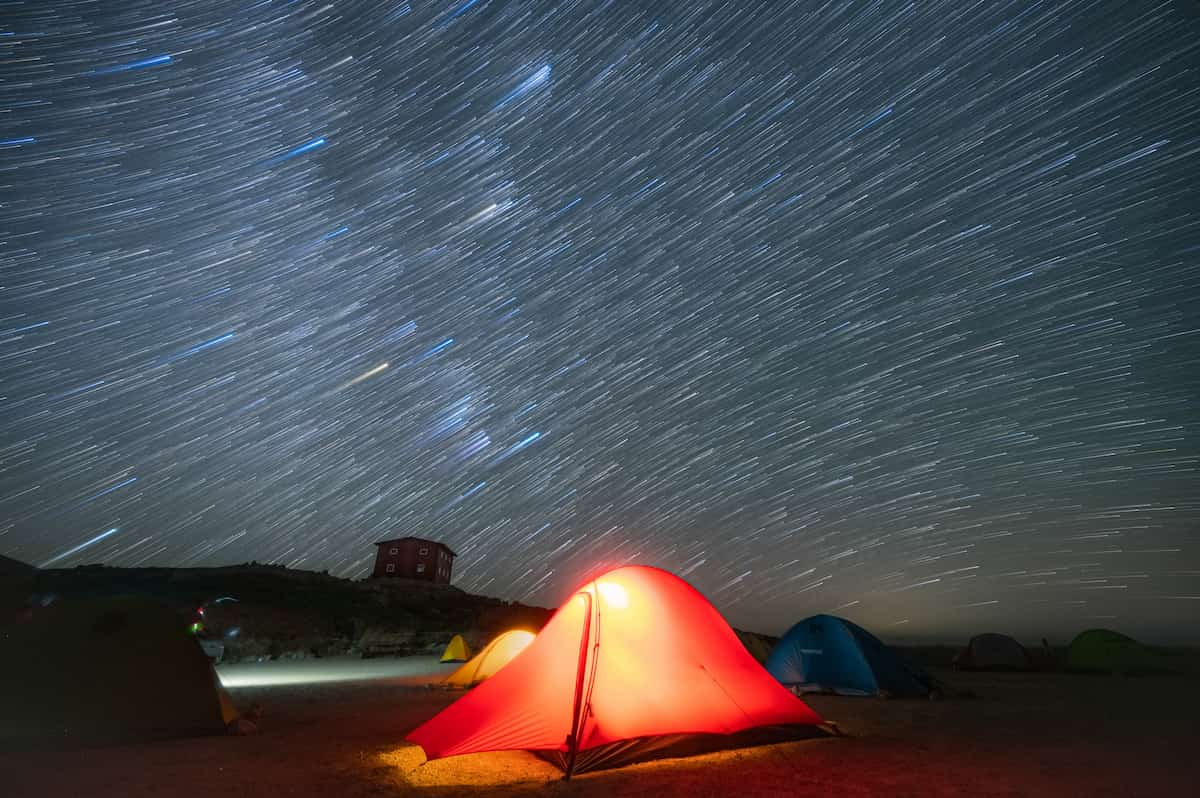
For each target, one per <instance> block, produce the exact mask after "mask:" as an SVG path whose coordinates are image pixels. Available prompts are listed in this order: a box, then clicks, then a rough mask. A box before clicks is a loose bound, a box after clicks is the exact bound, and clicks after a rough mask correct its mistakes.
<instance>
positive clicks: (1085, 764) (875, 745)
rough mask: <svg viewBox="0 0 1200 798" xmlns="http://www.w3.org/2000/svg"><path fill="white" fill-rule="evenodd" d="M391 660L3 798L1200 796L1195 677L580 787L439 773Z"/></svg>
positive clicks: (522, 760) (254, 696) (46, 769)
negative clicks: (416, 739) (236, 719)
mask: <svg viewBox="0 0 1200 798" xmlns="http://www.w3.org/2000/svg"><path fill="white" fill-rule="evenodd" d="M379 662H380V661H378V660H374V661H372V665H371V666H370V669H369V672H367V671H356V670H355V669H356V668H358V667H359V666H355V665H353V664H352V663H349V664H347V666H346V668H345V669H343V670H338V671H337V673H338V676H337V677H336V678H342V679H357V680H354V681H345V680H343V681H324V682H316V683H313V682H312V681H309V680H308V677H306V676H304V673H305V672H304V671H303V668H304V667H307V668H309V669H310V670H311V669H314V668H315V669H316V670H320V668H321V666H317V665H313V664H309V665H307V666H297V665H288V664H286V663H280V664H276V663H263V664H262V665H261V666H237V668H238V670H236V671H234V670H229V671H228V673H229V674H230V683H231V684H241V685H242V686H240V687H232V688H231V693H232V695H233V698H234V701H235V703H236V704H238V706H239V707H242V708H246V707H249V706H250V705H252V704H255V703H257V704H260V705H261V706H262V707H263V709H264V715H263V718H262V722H261V730H260V733H258V734H256V735H252V736H244V737H208V738H198V739H184V740H170V741H161V742H154V743H141V744H134V745H121V746H108V747H93V748H87V749H78V748H75V749H66V750H63V749H59V750H36V751H20V752H0V793H2V794H4V795H6V796H9V798H26V797H27V796H28V797H29V798H35V797H36V798H58V796H64V797H65V796H72V797H74V796H121V797H122V798H142V797H143V796H168V797H169V798H201V796H203V797H204V798H218V797H219V798H239V797H240V796H255V798H258V797H259V796H338V797H339V798H343V797H344V798H355V797H357V796H401V795H402V796H408V795H420V796H476V795H503V796H525V795H539V796H647V797H648V798H668V797H669V796H689V798H690V797H691V796H725V795H729V796H785V795H817V796H819V795H837V796H876V795H878V796H897V797H899V796H958V795H969V796H973V797H974V798H985V797H989V796H1006V798H1007V797H1010V796H1063V797H1064V798H1065V797H1066V796H1113V797H1114V798H1117V797H1118V796H1119V797H1120V798H1129V797H1130V796H1155V798H1158V797H1159V796H1175V795H1179V796H1185V795H1194V794H1196V793H1195V790H1196V789H1197V787H1196V785H1197V784H1200V754H1197V751H1200V722H1197V711H1198V710H1200V689H1197V688H1198V686H1200V683H1198V682H1197V681H1196V680H1195V679H1192V678H1184V677H1165V676H1158V677H1140V678H1122V677H1112V676H1092V677H1089V676H1072V675H1066V674H957V673H956V674H950V673H943V674H939V675H940V676H943V677H944V678H945V679H946V680H947V681H948V682H949V683H950V684H951V685H952V688H953V690H952V692H970V693H973V694H974V695H975V696H976V697H974V698H965V697H958V696H956V695H950V696H948V697H946V698H945V699H944V700H942V701H937V702H930V701H909V700H892V701H884V700H879V699H867V698H840V697H832V696H817V697H810V698H809V699H808V701H809V703H810V705H811V706H812V707H813V708H814V709H816V710H817V711H818V712H820V713H821V714H822V715H823V716H825V717H826V718H828V719H830V720H833V721H836V722H837V723H838V725H839V726H840V727H841V729H842V730H843V731H844V732H845V734H846V735H847V736H845V737H830V738H825V739H813V740H803V741H797V742H790V743H783V744H776V745H769V746H759V747H755V748H743V749H739V750H730V751H722V752H719V753H714V754H706V755H702V756H695V757H689V758H685V759H669V760H660V761H656V762H648V763H644V764H640V765H634V766H631V767H626V768H622V769H619V770H612V771H602V772H597V773H591V774H585V775H582V776H577V777H576V778H575V779H574V780H572V781H571V782H570V783H567V782H564V781H562V774H561V773H560V772H559V771H558V770H557V769H556V768H554V767H553V766H552V765H550V764H548V763H547V762H545V761H543V760H541V759H539V758H537V757H535V756H533V755H532V754H529V753H526V752H521V751H514V752H502V753H492V754H478V755H472V756H465V757H455V758H451V759H444V760H439V761H435V762H429V763H425V757H424V755H423V753H422V751H421V750H420V749H419V748H416V747H414V746H411V745H409V744H407V743H405V742H404V735H405V734H406V733H408V732H409V731H410V730H411V729H413V728H414V727H415V726H417V725H418V724H420V723H421V722H422V721H424V720H426V719H427V718H429V717H431V716H432V715H434V714H435V713H436V712H437V711H438V710H439V709H441V708H442V707H444V706H446V705H447V704H449V703H450V702H451V701H453V700H454V698H455V697H456V694H455V693H451V692H445V691H442V690H440V689H432V690H431V689H428V688H427V687H425V686H424V685H425V684H426V683H428V682H429V681H431V680H432V679H434V678H436V675H437V673H438V672H439V671H444V670H445V669H446V668H445V666H440V667H439V666H437V665H436V664H435V663H434V661H433V660H432V659H429V658H407V659H404V660H394V661H392V662H393V664H394V670H393V671H391V673H394V674H398V675H385V674H384V673H382V672H381V671H380V669H379V668H380V665H379ZM333 665H336V663H335V664H333ZM333 665H331V667H332V666H333ZM253 668H260V670H258V671H255V670H252V669H253ZM273 669H274V670H273ZM278 674H282V677H281V678H278V679H274V678H272V676H273V675H278ZM223 675H225V674H224V673H223ZM234 676H236V677H237V678H233V677H234ZM260 677H261V678H260ZM330 678H334V677H330ZM272 681H274V682H285V683H283V684H279V683H275V684H268V683H266V682H272Z"/></svg>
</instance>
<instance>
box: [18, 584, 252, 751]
mask: <svg viewBox="0 0 1200 798" xmlns="http://www.w3.org/2000/svg"><path fill="white" fill-rule="evenodd" d="M0 668H3V674H2V676H0V706H2V707H3V712H4V722H3V723H0V740H9V741H13V740H62V741H72V742H74V741H78V742H110V741H118V740H131V739H147V738H158V737H176V736H188V735H195V734H210V733H219V732H222V731H224V730H225V728H226V726H227V724H228V723H229V722H230V721H232V720H234V718H235V716H236V713H235V712H234V710H233V705H232V703H231V702H230V701H229V697H228V696H227V695H226V694H225V691H224V690H223V689H221V686H220V684H219V682H218V681H217V676H216V673H215V671H214V670H213V668H212V665H211V664H210V663H209V661H208V658H207V657H206V656H205V655H204V652H203V651H201V650H200V646H199V644H198V643H197V642H196V639H195V637H193V636H192V635H191V634H189V633H188V631H187V629H186V628H185V626H184V621H183V619H182V618H180V617H179V616H178V615H177V614H176V613H175V612H173V611H172V610H171V609H170V608H168V607H165V606H163V605H161V604H157V603H155V602H152V601H146V600H143V599H100V600H92V601H87V602H80V603H71V602H65V601H64V602H59V603H57V604H55V605H54V606H53V607H50V608H46V609H45V610H41V611H39V612H38V613H36V614H35V615H34V616H33V617H32V618H30V619H29V620H27V621H25V622H23V623H19V624H17V625H15V626H12V627H10V628H9V630H8V634H6V635H3V636H0Z"/></svg>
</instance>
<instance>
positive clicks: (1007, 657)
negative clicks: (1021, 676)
mask: <svg viewBox="0 0 1200 798" xmlns="http://www.w3.org/2000/svg"><path fill="white" fill-rule="evenodd" d="M954 667H955V668H957V669H958V670H964V671H1031V670H1033V658H1032V657H1030V656H1029V652H1028V651H1026V650H1025V647H1024V646H1023V645H1021V644H1020V643H1018V642H1017V641H1016V640H1014V639H1013V638H1011V637H1009V636H1008V635H1001V634H995V633H994V632H988V633H987V634H981V635H975V636H974V637H972V638H971V640H970V642H968V643H967V647H966V648H964V649H963V650H962V651H960V652H959V653H958V654H957V655H956V656H955V657H954Z"/></svg>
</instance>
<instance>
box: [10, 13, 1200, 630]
mask: <svg viewBox="0 0 1200 798" xmlns="http://www.w3.org/2000/svg"><path fill="white" fill-rule="evenodd" d="M1198 51H1200V21H1198V16H1197V14H1196V9H1195V6H1194V5H1192V4H1191V3H1190V2H1162V3H1150V2H1129V1H1128V0H1121V1H1120V2H1074V1H1068V0H1062V1H1060V2H1036V1H1035V2H1031V1H1030V0H1019V1H1018V2H1004V1H1003V0H996V1H995V2H987V3H965V2H959V0H945V1H943V2H936V1H935V2H915V3H902V2H895V3H893V2H851V1H850V0H846V1H844V2H811V3H799V2H797V3H784V2H779V3H775V2H765V1H764V2H729V1H728V0H727V1H725V2H663V3H659V2H654V3H640V2H629V1H627V0H610V1H609V2H603V1H601V0H597V1H596V2H582V1H579V2H522V1H520V0H509V1H508V2H503V1H502V0H465V1H460V2H455V1H454V0H438V1H437V2H426V1H425V0H408V2H404V1H403V0H387V1H386V2H384V1H382V0H356V1H355V2H353V3H332V2H316V1H312V0H295V1H294V2H284V1H282V0H276V1H275V2H270V0H264V1H262V2H252V1H251V0H244V1H243V2H229V1H228V0H190V1H189V2H161V0H122V2H119V3H117V2H83V1H82V0H57V1H56V2H44V1H43V0H27V1H24V2H23V1H21V0H0V64H2V65H3V66H2V67H0V241H2V244H0V278H2V279H0V552H3V553H5V554H7V555H9V556H13V557H17V558H19V559H23V560H27V561H30V562H33V563H34V564H38V565H51V566H58V567H69V566H72V565H78V564H83V563H88V562H103V563H108V564H114V565H179V566H184V565H195V566H200V565H220V564H231V563H238V562H245V561H250V560H257V561H259V562H275V563H282V564H286V565H288V566H291V567H296V568H306V569H312V570H322V569H328V570H329V571H330V572H332V573H334V574H338V575H344V576H352V577H360V576H363V575H365V573H366V572H367V570H368V567H369V563H370V561H371V558H372V557H373V552H374V549H373V546H372V545H371V544H372V543H373V542H374V541H376V540H380V539H383V538H387V537H396V536H401V535H407V534H414V535H420V536H429V537H434V538H436V539H440V540H444V541H446V542H447V543H448V544H450V545H451V546H452V547H454V548H455V549H456V550H457V551H459V552H460V557H459V559H458V561H457V563H456V567H455V573H456V584H458V585H459V586H461V587H463V588H465V589H468V590H472V591H475V592H483V593H487V594H490V595H497V596H502V597H505V598H509V599H519V600H525V601H530V602H535V603H542V604H545V605H554V604H556V603H557V602H558V601H559V600H560V599H561V598H562V596H563V594H564V592H565V591H567V590H569V589H570V588H571V587H573V586H574V584H575V583H576V582H577V581H579V580H580V579H581V578H582V577H583V576H585V575H588V574H591V573H593V572H595V571H596V570H597V569H599V568H602V567H607V566H613V565H619V564H624V563H633V562H638V563H645V564H654V565H659V566H662V567H665V568H668V569H669V570H672V571H674V572H676V573H678V574H680V575H682V576H684V577H685V578H687V579H688V580H690V581H691V582H693V584H695V585H696V586H697V587H698V588H700V589H701V590H702V591H704V592H705V594H706V595H708V596H709V597H710V598H711V599H712V600H713V601H714V602H715V603H716V605H717V606H718V607H719V608H720V609H721V610H722V611H724V612H725V613H726V615H727V617H728V618H729V619H730V620H731V621H733V622H734V623H736V624H740V625H742V626H746V627H749V628H754V629H758V630H761V631H766V632H779V631H781V630H782V629H784V628H786V626H788V625H789V624H790V623H791V622H792V621H794V620H797V619H799V618H801V617H803V616H805V615H808V614H811V613H814V612H827V611H832V612H836V613H839V614H843V615H846V616H847V617H850V618H852V619H854V620H857V621H858V622H860V623H863V624H865V625H868V626H869V627H871V628H872V629H874V630H875V631H876V632H877V633H879V634H881V635H882V636H884V637H897V636H903V635H911V636H920V635H958V634H960V633H966V632H971V631H974V632H979V631H989V630H995V631H1007V632H1010V633H1016V634H1021V635H1039V636H1040V635H1042V634H1046V635H1051V636H1056V637H1058V638H1061V637H1062V636H1066V635H1070V634H1071V633H1073V632H1075V631H1078V630H1079V629H1082V628H1087V627H1091V626H1111V627H1114V628H1118V629H1122V630H1124V631H1126V632H1129V633H1131V634H1134V635H1135V636H1142V637H1144V638H1146V639H1149V640H1155V639H1163V640H1167V639H1177V638H1187V639H1188V641H1190V640H1191V639H1192V638H1194V636H1195V631H1194V629H1195V626H1194V625H1193V623H1192V622H1193V621H1194V619H1195V618H1196V616H1197V615H1198V614H1200V413H1198V412H1197V407H1198V399H1200V309H1198V308H1200V218H1198V216H1197V213H1196V211H1197V209H1198V208H1200V196H1198V194H1200V168H1198V160H1197V159H1198V154H1200V57H1198Z"/></svg>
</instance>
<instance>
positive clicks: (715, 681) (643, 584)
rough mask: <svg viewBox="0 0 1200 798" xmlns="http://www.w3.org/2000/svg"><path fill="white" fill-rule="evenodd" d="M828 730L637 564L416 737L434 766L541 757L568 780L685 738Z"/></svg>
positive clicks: (587, 596) (678, 588)
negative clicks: (515, 752) (505, 755)
mask: <svg viewBox="0 0 1200 798" xmlns="http://www.w3.org/2000/svg"><path fill="white" fill-rule="evenodd" d="M820 723H821V719H820V718H819V717H818V716H817V714H816V713H815V712H813V711H812V710H811V709H809V708H808V706H806V705H805V704H804V702H802V701H801V700H800V699H798V698H796V697H795V696H794V695H792V694H791V693H789V692H788V691H787V690H785V689H784V688H783V687H781V686H780V685H779V683H778V682H776V681H775V680H774V679H772V678H771V677H770V675H769V674H767V672H766V671H764V670H763V669H762V666H760V665H759V664H758V663H757V662H755V661H754V658H753V657H752V656H751V655H750V653H749V652H748V651H747V650H746V648H745V646H743V645H742V643H741V642H740V641H739V640H738V637H737V635H736V634H734V632H733V630H732V629H730V628H729V625H728V624H727V623H726V622H725V619H724V618H722V617H721V615H720V613H718V612H717V611H716V609H714V608H713V606H712V605H711V604H709V603H708V601H707V600H706V599H705V598H704V597H703V596H702V595H701V594H700V593H699V592H698V591H696V590H695V588H693V587H692V586H691V585H689V584H687V583H686V582H684V581H683V580H682V579H680V578H679V577H677V576H674V575H672V574H669V573H667V572H666V571H661V570H659V569H657V568H647V567H628V568H619V569H617V570H615V571H610V572H609V573H607V574H605V575H604V576H602V577H599V578H598V579H594V580H592V581H590V582H588V583H587V584H585V585H584V586H583V587H581V588H580V589H579V590H578V591H576V592H575V594H574V595H572V596H571V597H570V598H569V599H568V600H567V601H566V602H564V603H563V604H562V606H561V607H560V608H559V610H558V612H556V613H555V614H554V617H553V618H551V619H550V622H549V623H548V624H547V625H546V627H545V628H544V629H543V630H542V631H541V632H540V633H539V634H538V635H537V637H536V638H535V639H534V641H533V642H532V643H531V644H530V645H529V647H528V648H526V649H525V650H524V651H522V652H521V653H520V654H518V655H517V656H516V657H514V658H513V660H512V661H511V662H509V663H508V664H507V665H505V666H504V667H503V668H502V669H500V670H499V671H498V672H497V673H496V674H495V675H494V676H492V677H491V678H490V679H488V680H487V681H485V682H483V683H482V684H481V685H479V686H478V687H476V688H475V689H474V690H472V691H471V692H469V693H467V694H466V695H464V696H463V697H462V698H460V699H458V700H457V701H455V702H454V703H453V704H451V705H450V706H448V707H447V708H446V709H444V710H442V711H441V712H440V713H439V714H438V715H436V716H434V717H433V718H432V719H431V720H429V721H428V722H426V723H425V724H423V725H421V726H420V727H418V728H417V729H416V730H415V731H413V732H412V733H411V734H409V735H408V739H409V740H410V741H412V742H414V743H417V744H418V745H420V746H421V747H422V748H423V749H424V750H425V754H426V756H427V757H429V758H430V759H436V758H439V757H447V756H456V755H459V754H470V753H478V752H482V751H501V750H508V749H527V750H532V751H535V752H538V753H541V754H542V755H543V756H546V757H547V758H549V759H550V760H551V761H553V762H555V763H556V764H558V765H559V766H560V767H562V768H563V769H564V770H565V771H566V772H567V774H568V775H570V774H571V773H572V772H576V771H583V770H589V769H594V768H597V767H607V766H611V765H613V764H615V763H616V762H621V761H629V760H631V759H636V758H639V757H643V756H646V755H647V754H649V753H650V752H653V751H658V750H661V748H662V747H663V746H664V745H665V744H666V743H667V742H668V741H672V742H673V741H678V740H679V739H680V737H681V736H682V735H732V734H735V733H738V732H742V731H744V730H747V729H752V728H755V727H763V726H806V727H811V726H815V725H818V724H820Z"/></svg>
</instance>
